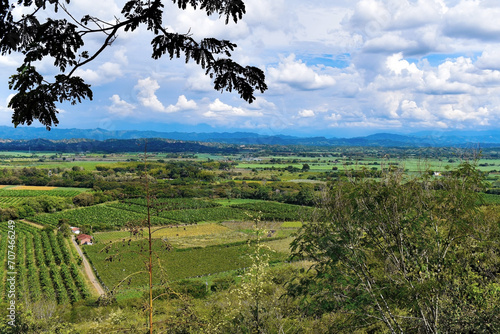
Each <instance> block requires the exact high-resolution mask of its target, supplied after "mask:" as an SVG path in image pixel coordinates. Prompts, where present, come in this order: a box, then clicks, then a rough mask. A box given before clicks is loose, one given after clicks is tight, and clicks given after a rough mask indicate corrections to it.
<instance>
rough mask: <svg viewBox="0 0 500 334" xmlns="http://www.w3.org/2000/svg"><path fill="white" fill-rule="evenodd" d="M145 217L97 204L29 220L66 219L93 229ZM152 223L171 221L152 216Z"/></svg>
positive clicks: (49, 221) (50, 222) (52, 222)
mask: <svg viewBox="0 0 500 334" xmlns="http://www.w3.org/2000/svg"><path fill="white" fill-rule="evenodd" d="M145 218H146V217H145V216H144V215H143V214H140V213H136V212H131V211H126V210H120V209H116V208H113V207H109V206H104V205H97V206H90V207H86V208H80V209H73V210H66V211H61V212H57V213H52V214H39V215H36V216H35V217H31V218H30V220H32V221H34V222H36V223H39V224H42V225H47V226H53V227H55V226H57V224H58V223H59V220H60V219H67V220H68V222H69V224H70V225H71V226H78V227H88V228H90V227H92V230H93V231H99V230H112V229H116V228H120V227H122V226H124V225H126V224H127V223H129V222H132V223H135V224H139V223H140V222H143V221H144V219H145ZM152 220H153V224H155V225H166V224H170V223H171V222H170V221H168V220H165V219H162V218H159V217H153V219H152Z"/></svg>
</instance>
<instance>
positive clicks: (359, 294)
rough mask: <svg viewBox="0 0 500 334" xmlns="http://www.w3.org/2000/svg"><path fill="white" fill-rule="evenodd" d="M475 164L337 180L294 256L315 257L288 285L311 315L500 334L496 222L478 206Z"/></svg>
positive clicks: (400, 327)
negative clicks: (434, 172)
mask: <svg viewBox="0 0 500 334" xmlns="http://www.w3.org/2000/svg"><path fill="white" fill-rule="evenodd" d="M481 185H482V178H481V174H480V172H479V171H477V170H476V169H475V168H474V167H473V166H472V165H470V164H467V163H465V164H462V165H461V166H460V167H459V168H458V169H457V170H455V171H453V172H450V173H448V174H447V175H445V176H443V177H439V178H433V177H429V176H422V177H420V178H416V177H415V178H409V177H404V175H403V174H402V173H401V172H399V171H397V170H393V171H391V172H389V173H388V174H386V175H385V177H384V178H383V179H382V180H380V181H375V180H372V179H365V178H356V179H344V180H340V181H338V182H336V183H335V184H334V185H333V186H332V188H331V189H330V191H329V193H328V194H327V195H326V196H325V198H324V201H323V204H324V205H323V212H322V213H323V217H322V219H319V220H318V221H317V222H313V223H310V224H305V225H304V227H303V228H302V229H301V231H300V233H299V235H298V237H297V238H296V240H295V241H294V242H293V251H294V253H295V255H297V256H302V257H307V258H310V259H312V260H313V261H314V265H313V268H312V269H313V270H312V272H311V274H310V275H308V276H306V277H304V278H302V280H300V281H299V282H294V283H293V284H290V285H289V290H290V292H291V293H292V294H293V295H296V296H302V297H303V301H304V306H305V309H306V310H308V311H310V312H313V313H323V312H329V311H332V312H337V313H338V314H343V315H344V316H345V318H344V319H347V320H348V321H347V324H351V325H352V326H355V327H364V328H365V329H370V330H371V331H374V330H376V328H378V329H379V330H382V331H384V332H387V331H388V332H390V333H409V332H411V333H445V332H446V333H464V332H469V333H470V332H476V333H479V332H481V333H493V332H494V328H499V327H498V326H500V317H499V316H498V314H499V311H500V310H499V307H498V305H499V304H498V303H499V301H500V292H499V289H498V287H499V283H500V276H499V273H500V272H499V264H500V260H499V257H498V255H497V254H499V252H500V245H499V243H498V235H499V224H498V221H495V220H490V221H488V220H487V219H485V217H484V215H483V211H482V210H481V208H480V207H479V204H480V197H479V196H480V194H479V192H478V190H479V189H480V188H481Z"/></svg>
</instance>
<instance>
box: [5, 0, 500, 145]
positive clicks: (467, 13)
mask: <svg viewBox="0 0 500 334" xmlns="http://www.w3.org/2000/svg"><path fill="white" fill-rule="evenodd" d="M245 3H246V7H247V13H246V15H245V16H244V17H243V19H242V20H241V21H240V22H238V23H237V24H234V23H230V24H228V25H225V24H224V22H223V20H219V19H218V17H207V16H206V14H204V13H203V12H200V11H195V10H192V9H189V10H186V11H180V10H178V9H177V7H175V6H174V5H173V4H172V3H171V2H168V1H165V7H166V10H165V20H164V22H165V24H166V25H167V29H168V30H169V31H176V32H180V33H186V32H188V31H190V32H191V33H192V34H193V36H194V37H195V38H203V37H209V36H212V37H217V38H224V39H229V40H231V41H232V42H234V43H236V44H237V45H238V48H237V49H236V50H235V52H234V53H233V58H234V59H235V60H236V61H238V62H239V63H241V64H244V65H253V66H257V67H259V68H261V69H262V70H264V72H265V74H266V79H267V84H268V86H269V90H268V91H266V92H265V93H264V94H258V98H257V100H256V101H255V102H254V103H253V104H248V103H246V102H245V101H243V100H241V99H239V97H238V96H237V95H236V94H232V93H222V94H221V93H219V92H215V91H214V90H213V88H212V83H211V81H210V79H209V78H208V77H206V76H204V72H203V70H201V69H199V68H198V67H197V66H196V65H195V64H187V65H186V64H185V63H184V60H182V59H181V60H173V61H170V60H169V59H167V58H165V59H160V60H157V61H154V60H152V59H151V47H150V45H149V41H150V40H151V35H150V34H149V33H147V32H146V31H143V30H139V31H136V32H134V33H133V34H126V33H124V32H121V33H120V34H119V36H118V38H117V40H116V41H115V42H114V43H113V45H112V46H111V47H110V48H109V49H107V50H106V51H105V53H103V54H102V55H101V56H100V57H99V58H98V59H97V60H96V61H94V62H93V63H91V64H89V66H88V67H86V68H84V69H83V70H81V71H80V72H79V75H80V76H82V77H83V78H85V79H86V80H87V81H88V82H89V83H91V84H92V88H93V90H94V100H93V101H86V102H84V103H82V104H80V105H76V106H71V105H69V104H68V105H66V104H65V105H61V106H60V109H59V110H60V114H59V120H60V124H59V126H58V127H59V128H97V127H99V128H103V129H108V130H121V129H141V130H143V129H152V130H156V131H186V132H189V131H202V132H210V131H250V132H259V133H265V134H290V135H294V134H295V135H300V136H315V135H323V136H327V137H352V136H358V135H364V134H371V133H377V132H392V133H411V132H418V131H434V132H445V131H450V130H464V131H465V130H487V129H496V128H498V127H499V126H498V124H499V120H500V103H499V102H500V101H499V99H500V43H499V42H500V21H499V20H498V17H500V2H499V1H496V0H495V1H493V0H483V1H479V0H385V1H380V0H361V1H353V0H339V1H333V0H311V1H303V0H273V1H269V0H248V1H245ZM123 4H124V1H115V0H99V1H97V0H85V1H74V2H73V3H72V4H71V5H70V6H69V7H68V8H69V9H70V10H71V11H72V12H73V13H74V14H75V16H76V17H82V16H83V15H85V14H87V11H89V8H95V9H96V10H93V12H91V14H92V15H95V16H98V17H101V18H102V19H104V20H113V19H114V16H119V12H120V8H121V7H122V6H123ZM18 14H20V13H18ZM96 40H98V38H96ZM96 40H90V41H89V42H88V43H87V46H88V48H89V50H90V51H92V49H93V48H95V47H96V45H97V44H96V43H95V42H96ZM21 60H22V58H21V57H20V56H19V55H15V54H12V55H7V56H3V57H0V78H1V80H0V125H10V124H11V121H10V118H11V110H9V109H8V108H7V103H8V100H9V98H10V96H11V94H12V93H13V92H11V91H9V90H8V85H7V81H8V77H9V75H10V74H12V73H14V71H15V68H16V67H17V66H18V65H19V63H20V61H21ZM37 67H38V68H39V69H41V70H42V71H43V72H44V73H46V74H47V75H50V74H53V73H54V69H53V67H52V65H51V63H50V61H48V60H47V61H42V62H40V63H39V64H37Z"/></svg>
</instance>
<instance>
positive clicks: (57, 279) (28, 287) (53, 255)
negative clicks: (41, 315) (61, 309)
mask: <svg viewBox="0 0 500 334" xmlns="http://www.w3.org/2000/svg"><path fill="white" fill-rule="evenodd" d="M0 230H2V234H1V235H0V263H3V264H4V266H5V267H4V268H5V269H7V270H2V271H1V275H0V276H1V278H2V279H1V280H0V282H1V286H0V291H1V292H2V297H5V294H6V293H7V290H8V286H7V285H6V284H4V283H5V272H7V271H9V267H8V262H7V261H2V260H4V259H5V258H6V257H7V258H9V256H11V255H12V253H8V252H7V251H8V250H9V249H8V247H7V241H6V240H7V238H5V236H6V235H7V233H5V232H6V228H5V225H4V224H3V223H2V224H0ZM15 233H16V239H15V248H14V247H12V251H13V252H14V253H15V271H17V275H16V286H17V289H16V294H17V296H16V297H17V299H18V300H26V298H29V299H30V300H31V301H32V302H36V301H41V300H54V301H56V302H57V303H59V304H67V303H69V302H72V303H73V302H76V301H78V300H80V299H82V298H87V297H89V292H88V290H87V286H86V284H85V280H84V279H83V276H82V274H81V273H80V270H79V269H78V266H77V265H76V264H75V263H74V260H73V259H72V257H71V252H70V250H69V249H68V244H67V243H66V241H65V239H64V238H63V237H62V235H61V234H58V235H57V236H56V235H55V234H54V232H53V231H51V230H40V229H37V228H35V227H33V226H31V225H28V224H25V223H21V222H17V223H16V224H15ZM10 271H13V270H10Z"/></svg>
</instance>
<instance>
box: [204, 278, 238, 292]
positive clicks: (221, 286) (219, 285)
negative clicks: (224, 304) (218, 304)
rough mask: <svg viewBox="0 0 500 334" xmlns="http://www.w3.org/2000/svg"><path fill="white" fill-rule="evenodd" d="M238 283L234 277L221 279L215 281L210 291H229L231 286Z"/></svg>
mask: <svg viewBox="0 0 500 334" xmlns="http://www.w3.org/2000/svg"><path fill="white" fill-rule="evenodd" d="M235 283H236V281H235V279H234V277H232V276H224V277H219V278H216V279H214V280H213V282H212V285H211V286H210V290H211V291H213V292H219V291H223V290H227V289H229V287H231V285H233V284H235Z"/></svg>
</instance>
